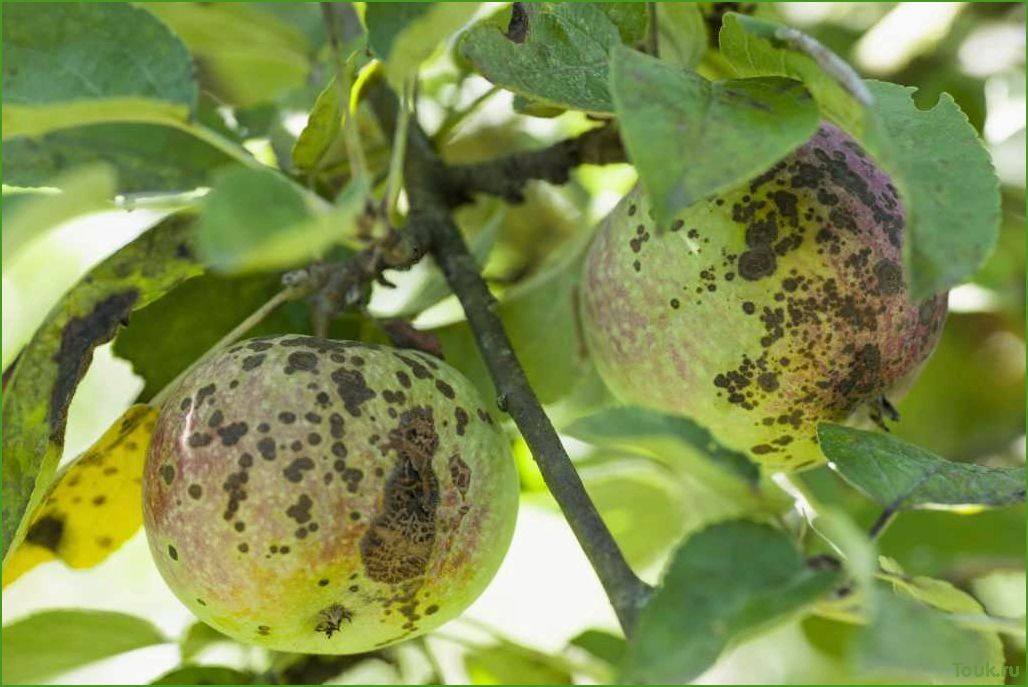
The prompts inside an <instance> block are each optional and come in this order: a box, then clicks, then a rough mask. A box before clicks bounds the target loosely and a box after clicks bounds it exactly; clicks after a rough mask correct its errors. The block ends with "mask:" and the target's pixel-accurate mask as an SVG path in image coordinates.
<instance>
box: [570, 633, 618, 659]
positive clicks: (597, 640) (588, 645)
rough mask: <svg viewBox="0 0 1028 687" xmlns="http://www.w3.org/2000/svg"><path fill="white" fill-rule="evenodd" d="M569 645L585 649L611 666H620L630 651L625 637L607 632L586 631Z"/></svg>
mask: <svg viewBox="0 0 1028 687" xmlns="http://www.w3.org/2000/svg"><path fill="white" fill-rule="evenodd" d="M568 644H570V645H571V646H577V647H578V648H580V649H584V650H585V651H587V652H589V653H590V654H592V655H593V656H595V657H596V658H598V659H600V660H602V661H606V662H607V663H609V664H611V665H619V664H620V663H621V661H623V660H624V658H625V652H626V651H627V649H628V644H627V642H625V638H624V637H620V636H618V635H616V634H613V633H611V632H607V631H605V630H586V631H585V632H582V633H581V634H579V635H576V636H575V637H573V638H571V640H570V641H569V642H568Z"/></svg>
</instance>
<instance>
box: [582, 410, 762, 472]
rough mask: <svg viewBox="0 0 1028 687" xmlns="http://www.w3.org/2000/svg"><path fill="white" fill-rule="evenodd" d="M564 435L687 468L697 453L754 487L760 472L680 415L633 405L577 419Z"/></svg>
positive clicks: (693, 470) (691, 466)
mask: <svg viewBox="0 0 1028 687" xmlns="http://www.w3.org/2000/svg"><path fill="white" fill-rule="evenodd" d="M564 433H565V434H567V435H569V436H572V437H575V438H576V439H581V440H582V441H585V442H588V443H590V444H593V445H596V446H601V447H607V448H617V449H622V450H628V451H631V452H633V453H639V452H642V453H643V454H645V455H649V456H652V457H654V458H657V459H659V460H662V461H664V462H666V463H668V464H670V465H679V466H681V465H683V463H684V464H685V465H687V466H688V468H687V469H689V468H693V464H694V462H695V461H689V458H688V457H689V456H692V455H694V454H695V453H699V454H700V455H702V456H703V457H704V458H705V459H706V461H707V462H709V463H710V464H712V465H715V466H717V468H718V469H719V470H720V471H722V472H724V473H727V474H728V475H732V476H734V477H736V478H739V479H741V480H743V481H744V482H747V483H749V484H756V482H757V480H758V479H759V478H760V470H759V469H758V468H757V466H756V464H755V463H753V461H751V460H750V459H749V458H748V457H746V455H744V454H742V453H739V452H738V451H733V450H731V449H729V448H726V447H724V446H722V445H721V444H719V443H717V441H715V440H714V437H713V436H712V435H711V434H710V432H708V431H707V430H706V429H704V428H703V427H701V426H700V425H698V424H696V423H695V422H693V421H692V420H690V419H689V418H686V417H682V416H680V415H669V414H666V413H661V412H659V411H656V410H650V409H648V408H639V407H635V406H625V407H619V408H609V409H606V410H601V411H600V412H598V413H596V414H595V415H590V416H588V417H584V418H582V419H580V420H576V421H575V422H573V423H572V424H571V425H569V426H568V427H567V428H565V430H564ZM679 456H682V457H684V458H679ZM680 461H681V462H680ZM689 471H690V472H696V471H697V470H696V469H690V470H689ZM707 472H709V471H707Z"/></svg>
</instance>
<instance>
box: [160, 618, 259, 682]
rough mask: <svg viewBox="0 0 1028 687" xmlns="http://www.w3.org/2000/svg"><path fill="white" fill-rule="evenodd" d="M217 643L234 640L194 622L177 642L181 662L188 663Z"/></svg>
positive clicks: (209, 627) (203, 624)
mask: <svg viewBox="0 0 1028 687" xmlns="http://www.w3.org/2000/svg"><path fill="white" fill-rule="evenodd" d="M219 642H232V643H235V640H234V639H232V638H231V637H229V636H228V635H226V634H223V633H221V632H218V631H217V630H215V629H214V628H213V627H211V626H210V625H208V624H207V623H205V622H201V621H199V620H198V621H196V622H195V623H193V624H192V625H190V626H189V629H187V630H186V634H185V636H183V637H182V641H180V642H179V651H180V652H181V654H182V662H183V663H186V662H189V661H191V660H193V658H195V657H196V655H197V654H198V653H200V652H201V651H203V650H204V649H206V648H207V647H209V646H211V645H212V644H217V643H219ZM161 679H163V680H167V679H168V676H167V675H166V676H164V677H163V678H161ZM158 684H160V683H158ZM169 684H170V683H169ZM178 684H195V683H192V682H188V681H187V682H181V683H178ZM211 684H217V683H211ZM230 684H239V683H230Z"/></svg>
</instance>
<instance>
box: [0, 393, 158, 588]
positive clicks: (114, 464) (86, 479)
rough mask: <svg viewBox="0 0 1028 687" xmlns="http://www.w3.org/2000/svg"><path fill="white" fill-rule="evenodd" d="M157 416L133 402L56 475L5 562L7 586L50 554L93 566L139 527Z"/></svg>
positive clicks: (74, 564)
mask: <svg viewBox="0 0 1028 687" xmlns="http://www.w3.org/2000/svg"><path fill="white" fill-rule="evenodd" d="M156 418H157V411H156V410H155V409H153V408H150V407H149V406H144V405H136V406H132V407H131V408H129V409H128V410H126V411H125V412H124V413H123V414H122V415H121V417H119V418H118V420H117V421H115V423H114V424H113V425H111V426H110V428H108V430H107V431H106V432H104V435H103V436H102V437H100V439H99V440H97V442H96V443H95V444H93V445H92V446H91V447H90V448H89V449H88V450H87V451H86V452H85V453H83V454H82V455H81V456H79V457H78V458H76V459H75V461H74V462H73V463H71V464H69V465H68V466H67V467H66V468H64V469H63V470H62V471H61V472H60V473H59V474H58V475H57V477H56V479H55V480H54V484H53V486H52V487H51V489H50V491H49V492H48V493H47V494H46V496H45V497H44V500H43V503H42V505H41V506H40V508H39V509H37V510H36V511H35V512H34V513H33V515H32V519H31V522H30V523H29V527H28V531H27V532H26V534H25V539H24V541H22V543H21V544H20V545H19V546H18V548H17V549H15V550H14V552H13V553H12V554H11V556H10V557H9V558H8V560H7V562H6V564H5V565H4V570H3V586H4V587H6V586H7V585H9V584H11V583H12V582H14V581H15V580H16V579H18V578H19V577H20V576H21V575H23V574H24V573H26V572H28V571H29V570H31V569H32V568H34V567H35V566H36V565H38V564H39V563H42V562H43V561H46V560H49V559H51V558H59V559H61V560H62V561H64V562H65V563H66V564H67V565H68V566H70V567H72V568H91V567H93V566H94V565H97V564H98V563H101V562H103V560H104V559H106V558H107V556H109V555H110V554H112V553H113V552H114V551H116V550H117V549H118V547H120V546H121V545H122V544H124V543H125V542H126V541H128V540H129V538H131V537H132V535H134V534H135V533H136V531H137V530H138V529H139V526H140V525H141V524H142V519H143V509H142V502H143V501H142V498H143V497H142V488H141V486H140V478H141V476H142V474H143V463H144V462H145V461H146V449H147V447H148V446H149V445H150V434H151V432H152V431H153V425H154V422H155V421H156Z"/></svg>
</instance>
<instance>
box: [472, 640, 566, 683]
mask: <svg viewBox="0 0 1028 687" xmlns="http://www.w3.org/2000/svg"><path fill="white" fill-rule="evenodd" d="M464 669H465V671H467V674H468V677H469V678H471V683H472V684H475V685H570V684H572V683H573V681H572V680H571V674H570V673H568V671H567V669H565V668H563V667H561V666H559V664H558V665H555V664H554V662H553V661H552V660H550V657H549V656H548V655H547V654H544V653H542V652H539V651H535V650H534V649H530V648H529V647H525V646H520V645H517V644H514V643H513V642H504V643H502V644H498V645H496V646H490V647H479V648H474V649H471V650H469V651H468V652H467V653H465V654H464Z"/></svg>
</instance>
